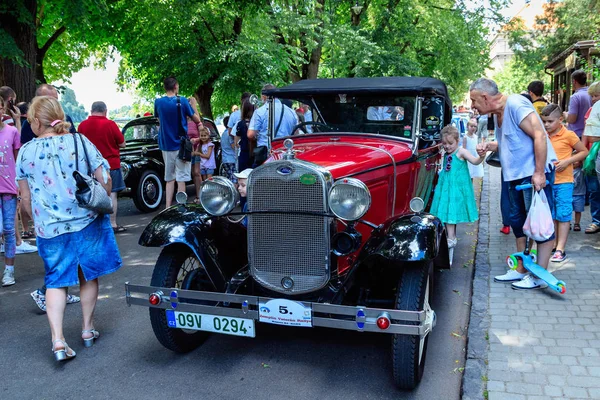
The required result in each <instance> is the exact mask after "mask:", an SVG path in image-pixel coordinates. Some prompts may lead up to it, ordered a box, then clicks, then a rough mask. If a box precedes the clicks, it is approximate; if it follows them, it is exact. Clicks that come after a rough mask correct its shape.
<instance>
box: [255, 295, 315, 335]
mask: <svg viewBox="0 0 600 400" xmlns="http://www.w3.org/2000/svg"><path fill="white" fill-rule="evenodd" d="M258 320H259V321H260V322H266V323H268V324H275V325H284V326H300V327H305V328H310V327H312V309H311V308H310V306H305V305H304V304H302V303H298V302H297V301H292V300H288V299H273V300H269V301H267V302H263V301H260V302H259V304H258Z"/></svg>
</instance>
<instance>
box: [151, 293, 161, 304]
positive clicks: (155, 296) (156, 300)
mask: <svg viewBox="0 0 600 400" xmlns="http://www.w3.org/2000/svg"><path fill="white" fill-rule="evenodd" d="M148 301H149V302H150V304H152V305H153V306H157V305H159V304H160V296H159V295H158V294H156V293H152V294H151V295H150V297H149V298H148Z"/></svg>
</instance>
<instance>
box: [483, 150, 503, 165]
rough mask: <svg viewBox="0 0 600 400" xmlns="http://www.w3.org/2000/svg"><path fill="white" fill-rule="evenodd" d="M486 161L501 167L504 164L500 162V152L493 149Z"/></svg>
mask: <svg viewBox="0 0 600 400" xmlns="http://www.w3.org/2000/svg"><path fill="white" fill-rule="evenodd" d="M485 162H486V163H488V165H489V166H490V167H497V168H501V167H502V164H500V154H498V152H497V151H492V152H491V153H490V155H489V156H487V158H486V159H485Z"/></svg>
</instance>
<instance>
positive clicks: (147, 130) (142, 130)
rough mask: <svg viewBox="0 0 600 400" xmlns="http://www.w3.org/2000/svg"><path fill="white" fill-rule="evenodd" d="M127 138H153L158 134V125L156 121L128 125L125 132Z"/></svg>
mask: <svg viewBox="0 0 600 400" xmlns="http://www.w3.org/2000/svg"><path fill="white" fill-rule="evenodd" d="M123 135H124V136H125V140H153V139H156V137H157V136H158V125H157V124H156V123H145V124H143V125H133V126H129V127H127V129H125V132H123Z"/></svg>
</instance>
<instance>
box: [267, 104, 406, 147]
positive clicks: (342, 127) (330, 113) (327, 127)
mask: <svg viewBox="0 0 600 400" xmlns="http://www.w3.org/2000/svg"><path fill="white" fill-rule="evenodd" d="M415 101H416V99H415V97H409V96H365V95H345V94H336V95H331V94H328V95H318V96H311V97H310V98H305V99H299V100H291V99H282V103H283V104H286V105H287V106H288V107H291V108H292V109H293V110H294V111H295V112H296V117H297V120H298V124H301V123H305V124H302V125H300V126H299V129H296V131H295V132H294V133H293V134H294V135H297V134H304V133H324V132H326V133H330V132H331V133H338V132H347V133H372V134H379V135H387V136H394V137H398V138H403V139H407V140H411V139H412V137H413V128H414V121H413V119H414V113H415ZM275 122H276V124H275V126H277V122H279V116H278V115H275Z"/></svg>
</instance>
